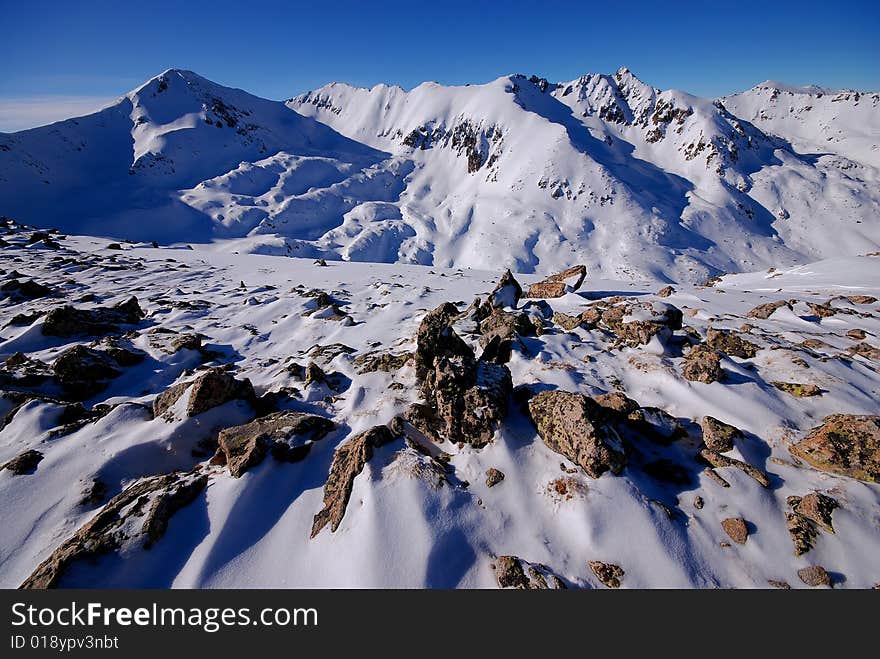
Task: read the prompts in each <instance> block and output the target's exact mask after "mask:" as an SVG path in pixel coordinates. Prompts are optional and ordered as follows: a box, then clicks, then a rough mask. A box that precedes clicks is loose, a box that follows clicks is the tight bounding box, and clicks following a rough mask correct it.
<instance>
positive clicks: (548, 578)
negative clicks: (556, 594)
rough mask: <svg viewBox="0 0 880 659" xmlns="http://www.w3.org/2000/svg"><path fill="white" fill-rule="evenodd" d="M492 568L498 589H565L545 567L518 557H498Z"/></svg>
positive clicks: (558, 579) (560, 581)
mask: <svg viewBox="0 0 880 659" xmlns="http://www.w3.org/2000/svg"><path fill="white" fill-rule="evenodd" d="M494 568H495V579H496V580H497V581H498V587H499V588H511V589H514V590H548V589H549V590H562V589H564V588H565V587H566V586H565V584H564V583H563V582H562V580H561V579H560V578H559V577H557V576H556V575H555V574H553V573H552V572H551V571H550V570H549V569H548V568H547V567H546V566H544V565H538V564H534V563H529V562H528V561H525V560H523V559H521V558H519V557H518V556H499V557H498V558H496V559H495V566H494Z"/></svg>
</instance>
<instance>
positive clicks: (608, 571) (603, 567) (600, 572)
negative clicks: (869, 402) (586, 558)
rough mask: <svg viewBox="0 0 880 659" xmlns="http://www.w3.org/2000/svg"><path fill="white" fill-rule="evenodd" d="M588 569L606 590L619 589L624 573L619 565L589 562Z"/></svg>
mask: <svg viewBox="0 0 880 659" xmlns="http://www.w3.org/2000/svg"><path fill="white" fill-rule="evenodd" d="M589 565H590V569H591V570H592V571H593V574H595V575H596V578H597V579H598V580H599V581H601V582H602V583H603V584H604V585H605V586H606V587H608V588H620V580H621V579H623V576H624V575H625V574H626V572H624V571H623V568H622V567H620V566H619V565H614V563H603V562H602V561H590V562H589Z"/></svg>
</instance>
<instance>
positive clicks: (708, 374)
mask: <svg viewBox="0 0 880 659" xmlns="http://www.w3.org/2000/svg"><path fill="white" fill-rule="evenodd" d="M681 374H682V375H683V376H684V377H685V378H686V379H688V380H690V381H691V382H703V383H705V384H710V383H712V382H717V381H718V380H721V379H723V377H724V370H723V369H722V368H721V355H719V354H718V352H716V351H715V350H713V349H712V348H710V347H709V346H708V345H706V344H705V343H700V344H698V345H695V346H694V347H693V348H691V350H690V352H689V353H688V354H687V356H686V357H685V359H684V364H683V365H682V367H681Z"/></svg>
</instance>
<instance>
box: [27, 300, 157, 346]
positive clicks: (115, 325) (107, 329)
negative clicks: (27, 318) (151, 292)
mask: <svg viewBox="0 0 880 659" xmlns="http://www.w3.org/2000/svg"><path fill="white" fill-rule="evenodd" d="M143 317H144V311H143V309H141V307H140V305H139V304H138V301H137V298H136V297H133V296H132V297H130V298H128V299H127V300H125V301H124V302H119V303H118V304H114V305H113V306H110V307H96V308H94V309H76V308H74V307H72V306H70V305H64V306H63V307H56V308H55V309H52V310H50V311H49V313H47V314H46V316H45V318H44V319H43V329H42V332H43V334H44V335H46V336H61V337H70V336H80V335H84V336H97V335H103V334H110V333H113V332H118V331H119V330H120V326H121V325H136V324H137V323H139V322H140V321H141V319H142V318H143Z"/></svg>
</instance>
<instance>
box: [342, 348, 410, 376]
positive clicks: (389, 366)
mask: <svg viewBox="0 0 880 659" xmlns="http://www.w3.org/2000/svg"><path fill="white" fill-rule="evenodd" d="M412 358H413V355H412V353H411V352H403V353H400V354H394V353H390V352H383V353H377V352H371V353H369V354H366V355H360V356H358V357H355V359H354V360H353V361H352V364H353V365H354V367H355V369H356V370H357V372H358V373H359V374H361V375H363V374H364V373H373V372H375V371H383V372H385V373H390V372H391V371H397V370H399V369H401V368H403V367H404V366H406V365H407V363H409V362H410V361H411V360H412Z"/></svg>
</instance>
